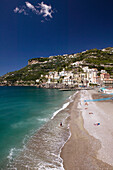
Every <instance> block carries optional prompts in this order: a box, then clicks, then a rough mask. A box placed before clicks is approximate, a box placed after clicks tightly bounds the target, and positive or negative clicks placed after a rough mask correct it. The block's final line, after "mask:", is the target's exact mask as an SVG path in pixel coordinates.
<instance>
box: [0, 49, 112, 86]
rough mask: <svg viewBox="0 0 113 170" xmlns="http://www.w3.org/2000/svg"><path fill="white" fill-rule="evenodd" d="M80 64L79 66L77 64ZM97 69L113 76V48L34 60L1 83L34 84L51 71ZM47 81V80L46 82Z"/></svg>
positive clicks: (0, 79)
mask: <svg viewBox="0 0 113 170" xmlns="http://www.w3.org/2000/svg"><path fill="white" fill-rule="evenodd" d="M77 62H79V64H78V65H77V64H76V63H77ZM84 66H88V67H89V68H97V69H98V71H100V70H106V71H107V72H108V73H109V74H110V75H113V48H112V47H108V48H105V49H102V50H98V49H91V50H86V51H84V52H81V53H77V54H70V55H69V54H65V55H58V56H50V57H48V58H43V57H41V58H33V59H30V60H29V61H28V65H27V66H26V67H24V68H22V69H20V70H18V71H14V72H10V73H7V74H5V75H4V76H2V77H0V82H3V81H4V82H5V81H6V82H8V83H11V84H14V83H15V82H16V81H19V83H20V84H21V82H22V83H23V81H25V82H27V83H28V84H29V83H30V81H32V83H33V84H34V83H35V81H36V79H46V78H45V76H41V75H47V74H48V73H49V72H50V71H57V72H60V71H62V70H63V69H65V70H66V71H70V70H71V71H73V72H76V73H77V72H82V71H83V70H82V67H84ZM45 81H46V80H45Z"/></svg>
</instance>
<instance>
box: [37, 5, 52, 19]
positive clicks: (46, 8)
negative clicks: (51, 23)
mask: <svg viewBox="0 0 113 170" xmlns="http://www.w3.org/2000/svg"><path fill="white" fill-rule="evenodd" d="M38 5H39V6H37V8H40V14H43V17H47V16H49V17H50V18H52V13H53V10H52V7H51V5H46V4H44V3H43V2H41V3H38Z"/></svg>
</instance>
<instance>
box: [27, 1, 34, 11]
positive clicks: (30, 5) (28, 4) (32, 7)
mask: <svg viewBox="0 0 113 170" xmlns="http://www.w3.org/2000/svg"><path fill="white" fill-rule="evenodd" d="M25 4H26V6H27V7H28V8H30V9H32V10H36V9H35V7H34V6H33V5H32V4H30V3H29V2H25Z"/></svg>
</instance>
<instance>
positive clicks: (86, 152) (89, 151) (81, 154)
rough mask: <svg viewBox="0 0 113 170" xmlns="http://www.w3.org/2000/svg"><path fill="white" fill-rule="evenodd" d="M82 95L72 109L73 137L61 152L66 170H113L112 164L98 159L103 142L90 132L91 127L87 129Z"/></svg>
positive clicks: (75, 101)
mask: <svg viewBox="0 0 113 170" xmlns="http://www.w3.org/2000/svg"><path fill="white" fill-rule="evenodd" d="M81 93H83V92H82V91H81V92H79V93H78V94H77V95H76V98H75V100H74V102H73V105H72V107H71V108H70V121H69V129H70V133H71V136H70V138H69V140H68V141H67V143H66V144H65V145H64V147H63V148H62V151H61V158H62V159H63V165H64V169H65V170H70V169H72V170H75V169H80V170H82V169H84V170H88V169H113V167H112V166H111V165H110V164H108V163H105V161H104V162H103V161H102V160H101V159H99V158H98V153H99V151H100V150H101V147H102V146H101V141H100V140H99V139H96V138H95V136H94V135H93V133H92V132H91V133H89V131H88V128H90V127H88V128H87V126H86V124H87V120H86V119H85V118H84V116H83V111H84V110H85V108H82V107H84V106H83V104H84V102H83V100H82V99H81ZM88 93H89V92H88ZM84 96H85V95H84ZM80 100H82V101H80ZM81 102H83V104H82V103H81ZM83 109H84V110H83ZM88 116H89V115H88ZM89 121H90V120H89Z"/></svg>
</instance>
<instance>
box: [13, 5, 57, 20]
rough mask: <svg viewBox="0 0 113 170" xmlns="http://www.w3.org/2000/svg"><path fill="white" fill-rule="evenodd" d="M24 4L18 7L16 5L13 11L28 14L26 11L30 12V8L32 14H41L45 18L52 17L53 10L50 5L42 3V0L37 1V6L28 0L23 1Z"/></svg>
mask: <svg viewBox="0 0 113 170" xmlns="http://www.w3.org/2000/svg"><path fill="white" fill-rule="evenodd" d="M25 4H26V6H25V5H23V6H22V7H20V8H18V7H16V8H15V9H14V12H15V13H19V14H20V13H23V14H24V15H28V13H29V12H30V11H29V9H30V10H31V11H32V12H33V13H34V14H36V15H42V16H43V17H44V18H45V20H47V18H48V17H49V18H53V17H52V13H54V12H53V10H52V6H51V5H47V4H44V2H41V3H38V6H34V5H32V4H31V3H29V2H25ZM42 21H43V20H42ZM42 21H41V22H42Z"/></svg>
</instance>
